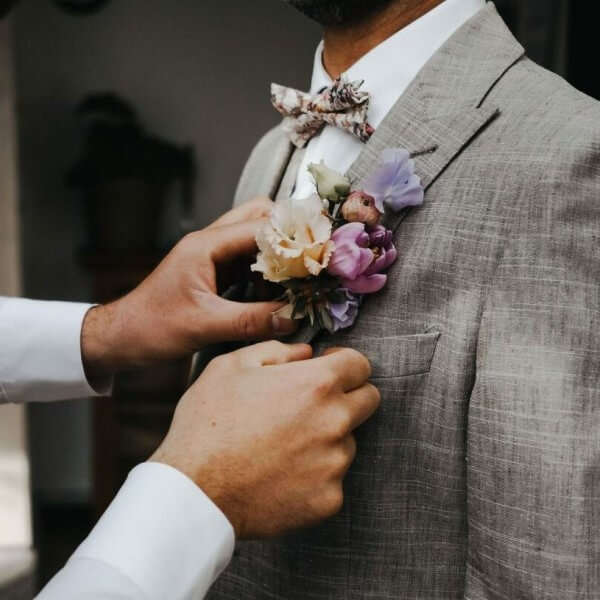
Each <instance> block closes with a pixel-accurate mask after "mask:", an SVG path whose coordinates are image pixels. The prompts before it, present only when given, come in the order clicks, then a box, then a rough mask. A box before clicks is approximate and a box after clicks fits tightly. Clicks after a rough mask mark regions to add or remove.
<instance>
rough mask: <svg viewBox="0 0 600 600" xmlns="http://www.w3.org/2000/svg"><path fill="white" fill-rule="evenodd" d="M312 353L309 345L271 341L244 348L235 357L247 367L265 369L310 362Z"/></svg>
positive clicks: (235, 353)
mask: <svg viewBox="0 0 600 600" xmlns="http://www.w3.org/2000/svg"><path fill="white" fill-rule="evenodd" d="M312 352H313V351H312V348H311V346H310V345H309V344H283V343H281V342H276V341H270V342H262V343H261V344H254V346H248V347H247V348H242V349H241V350H237V351H236V352H234V353H233V355H234V356H236V357H237V359H238V360H240V361H241V362H242V363H243V364H244V365H245V366H248V367H261V366H263V367H264V366H269V365H282V364H286V363H290V362H295V361H299V360H308V359H309V358H311V357H312Z"/></svg>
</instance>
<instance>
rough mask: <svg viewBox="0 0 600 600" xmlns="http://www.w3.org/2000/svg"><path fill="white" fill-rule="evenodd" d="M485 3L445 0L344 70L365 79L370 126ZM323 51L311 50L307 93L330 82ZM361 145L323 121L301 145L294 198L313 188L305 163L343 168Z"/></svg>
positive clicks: (305, 194)
mask: <svg viewBox="0 0 600 600" xmlns="http://www.w3.org/2000/svg"><path fill="white" fill-rule="evenodd" d="M484 7H485V0H445V2H442V4H440V5H439V6H437V7H436V8H434V9H433V10H431V11H429V12H428V13H426V14H425V15H423V16H422V17H421V18H419V19H417V20H416V21H413V22H412V23H411V24H410V25H408V26H406V27H405V28H404V29H401V30H400V31H398V32H397V33H395V34H394V35H393V36H391V37H389V38H388V39H387V40H385V41H384V42H382V43H381V44H379V46H376V47H375V48H373V49H372V50H371V51H370V52H369V53H367V54H365V56H363V57H362V58H361V59H360V60H358V61H357V62H356V63H354V64H353V65H352V66H351V67H350V68H349V69H348V70H347V71H346V72H345V73H344V74H345V75H346V76H347V77H348V79H349V80H350V81H357V80H364V83H363V86H362V88H361V90H365V91H367V92H370V93H371V99H370V103H369V116H368V121H369V123H370V124H371V125H372V126H373V127H375V129H377V127H378V125H379V124H380V123H381V121H383V118H384V117H385V116H386V115H387V114H388V112H389V111H390V110H391V108H392V107H393V106H394V104H395V103H396V101H397V100H398V99H399V98H400V96H401V95H402V94H403V93H404V91H405V90H406V88H407V87H408V85H409V84H410V82H411V81H412V80H413V79H414V78H415V77H416V75H417V74H418V72H419V71H420V70H421V69H422V68H423V67H424V66H425V63H426V62H427V61H428V60H429V59H430V58H431V57H432V56H433V55H434V54H435V53H436V52H437V50H439V49H440V48H441V46H442V45H443V44H444V42H446V40H447V39H448V38H449V37H450V36H451V35H452V34H453V33H454V32H455V31H456V30H457V29H458V28H459V27H461V26H462V25H463V24H464V23H465V22H466V21H468V20H469V19H470V18H471V17H473V16H475V14H476V13H477V12H479V11H480V10H481V9H482V8H484ZM322 54H323V42H321V44H319V46H318V48H317V51H316V54H315V62H314V67H313V75H312V83H311V86H310V92H311V94H316V93H317V92H318V91H320V90H321V89H323V88H324V87H326V86H328V85H329V84H330V83H331V78H330V77H329V75H328V74H327V71H326V70H325V68H324V67H323V60H322ZM363 147H364V144H363V143H362V142H361V141H359V140H358V139H356V138H355V137H354V136H353V135H351V134H350V133H348V132H346V131H343V130H342V129H339V128H338V127H334V126H333V125H326V126H325V127H324V128H323V129H322V130H321V132H320V133H319V135H317V136H315V137H314V138H312V139H311V140H310V142H309V143H308V144H307V145H306V153H305V154H304V158H303V161H302V164H301V165H300V170H299V171H298V177H297V179H296V187H295V190H294V197H296V198H305V197H307V196H310V195H311V194H312V193H314V191H315V187H314V183H313V180H312V177H311V176H310V175H309V173H308V172H307V170H306V167H307V166H308V165H309V164H310V163H318V162H320V161H321V160H324V161H325V164H326V165H327V166H328V167H329V168H330V169H334V170H335V171H339V172H340V173H345V172H346V171H347V170H348V169H349V168H350V166H351V165H352V163H353V162H354V161H355V160H356V159H357V158H358V155H359V154H360V153H361V151H362V149H363Z"/></svg>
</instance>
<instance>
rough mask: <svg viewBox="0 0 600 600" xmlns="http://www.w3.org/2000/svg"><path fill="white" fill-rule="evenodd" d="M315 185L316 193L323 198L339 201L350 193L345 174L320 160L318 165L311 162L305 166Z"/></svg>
mask: <svg viewBox="0 0 600 600" xmlns="http://www.w3.org/2000/svg"><path fill="white" fill-rule="evenodd" d="M307 170H308V172H309V173H310V174H311V175H312V177H313V179H314V180H315V184H316V186H317V193H318V194H319V196H320V197H321V198H323V200H329V201H330V202H340V200H341V199H342V198H345V197H346V196H347V195H348V194H349V193H350V182H349V181H348V178H347V177H346V176H345V175H342V174H341V173H338V172H337V171H334V170H332V169H330V168H328V167H326V166H325V162H324V161H321V162H320V163H319V164H318V165H317V164H316V163H311V164H310V165H308V168H307Z"/></svg>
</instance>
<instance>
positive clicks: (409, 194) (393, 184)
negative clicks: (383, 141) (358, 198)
mask: <svg viewBox="0 0 600 600" xmlns="http://www.w3.org/2000/svg"><path fill="white" fill-rule="evenodd" d="M360 187H361V188H362V189H363V190H364V191H365V192H366V193H367V194H369V195H371V196H373V198H375V205H376V206H377V208H378V209H379V210H380V211H381V212H383V209H384V204H387V205H388V206H389V207H390V208H392V209H393V210H395V211H398V210H401V209H402V208H404V207H406V206H418V205H419V204H422V203H423V198H424V190H423V184H422V183H421V179H420V177H419V176H418V175H416V174H415V163H414V161H413V160H412V159H411V157H410V153H409V152H408V150H404V149H403V148H387V149H385V150H384V151H383V152H382V153H381V165H380V166H379V167H378V168H377V169H375V170H374V171H373V172H372V173H370V174H369V175H367V176H366V177H365V178H364V179H363V180H362V182H361V185H360Z"/></svg>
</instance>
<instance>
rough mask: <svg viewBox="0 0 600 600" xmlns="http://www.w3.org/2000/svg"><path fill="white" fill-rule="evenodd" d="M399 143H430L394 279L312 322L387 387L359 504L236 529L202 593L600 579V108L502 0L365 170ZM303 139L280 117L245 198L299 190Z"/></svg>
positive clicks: (598, 590)
mask: <svg viewBox="0 0 600 600" xmlns="http://www.w3.org/2000/svg"><path fill="white" fill-rule="evenodd" d="M398 60H402V57H401V56H399V57H398ZM393 146H400V147H405V148H408V149H409V150H411V151H413V152H419V151H427V150H429V151H430V152H429V153H425V154H422V155H420V156H419V157H418V158H417V159H416V168H417V172H418V173H419V175H420V176H421V178H422V179H423V182H424V184H425V186H426V188H427V190H426V196H425V202H424V204H423V205H422V206H421V207H418V208H416V209H411V210H406V211H404V212H402V213H401V214H399V215H387V216H386V222H387V225H388V227H390V228H393V229H394V230H395V239H396V243H397V246H398V249H399V260H398V261H397V263H396V264H395V265H394V266H393V268H392V269H391V271H390V272H389V280H388V281H389V282H388V285H387V287H386V288H385V289H384V290H383V291H382V292H381V293H379V294H377V295H375V296H372V297H370V298H368V299H367V300H366V302H365V303H364V304H363V306H362V310H361V313H360V316H359V319H358V320H357V323H356V324H355V326H354V327H353V328H352V329H351V330H349V331H346V332H344V333H341V334H339V335H336V337H335V339H333V338H332V337H330V336H329V335H325V334H324V333H322V332H316V331H313V330H310V329H307V328H305V329H304V330H303V331H302V332H301V334H300V336H299V337H300V339H305V340H311V341H312V342H313V344H314V345H315V347H316V349H317V351H320V350H322V349H323V348H324V347H326V346H329V345H332V344H336V345H347V346H351V347H353V348H356V349H358V350H360V351H362V352H364V353H365V354H366V355H367V356H368V357H369V358H370V359H371V361H372V364H373V382H374V383H375V384H376V385H377V386H378V387H379V389H380V390H381V393H382V399H383V401H382V405H381V409H380V411H379V413H378V414H377V415H376V416H375V417H373V418H372V419H371V420H370V421H369V422H368V423H367V424H366V425H364V426H363V427H362V428H361V429H360V430H359V431H358V432H357V442H358V454H357V458H356V462H355V464H354V465H353V467H352V469H351V471H350V473H349V474H348V477H347V479H346V482H345V492H346V501H345V505H344V508H343V510H342V512H341V513H340V514H339V515H338V516H336V517H335V518H334V519H332V520H331V521H329V522H327V523H325V524H323V525H321V526H319V527H316V528H314V529H310V530H307V531H302V532H300V533H295V534H293V535H289V536H287V537H285V538H283V539H278V540H275V541H270V542H252V543H241V544H239V546H238V549H237V551H236V556H235V558H234V560H233V562H232V564H231V566H230V568H229V569H228V570H227V572H226V573H225V574H224V576H223V577H222V578H221V580H219V581H218V582H217V583H216V584H215V586H214V588H213V590H212V592H211V593H210V594H209V598H210V599H211V600H259V599H260V600H296V599H303V600H306V599H310V600H325V599H332V600H338V599H339V600H342V599H344V600H348V599H367V598H368V599H377V600H384V599H386V600H387V599H392V598H393V599H399V598H406V599H411V600H414V599H428V600H429V599H431V600H432V599H440V600H441V599H444V600H448V599H454V598H466V599H469V600H491V599H494V600H526V599H527V600H529V599H534V598H535V599H540V600H541V599H544V600H546V599H548V600H549V599H553V600H554V599H556V600H566V599H578V600H581V599H582V598H600V577H599V569H600V273H599V271H600V106H599V104H598V103H597V102H595V101H594V100H592V99H590V98H588V97H586V96H584V95H583V94H581V93H579V92H577V91H576V90H575V89H573V88H572V87H570V86H569V85H568V84H567V83H565V82H564V81H563V80H562V79H560V78H559V77H557V76H556V75H554V74H552V73H549V72H547V71H545V70H543V69H542V68H540V67H539V66H537V65H535V64H533V63H532V62H531V61H530V60H528V59H527V58H525V57H524V52H523V49H522V47H521V46H520V45H519V44H518V43H517V42H516V40H515V39H514V38H513V37H512V35H511V34H510V32H509V31H508V29H507V28H506V26H505V25H504V23H503V22H502V20H501V19H500V17H499V16H498V14H497V12H496V10H495V8H494V6H493V5H492V4H488V5H487V7H486V8H485V9H483V10H482V11H481V12H480V13H479V14H477V15H476V16H475V17H474V18H473V19H471V20H470V21H469V22H468V23H466V24H465V25H464V26H463V27H462V28H461V29H460V30H459V31H457V32H456V33H455V34H454V35H453V37H452V38H451V39H450V40H449V41H448V42H447V43H446V44H445V45H444V46H443V48H441V49H440V50H439V51H438V52H437V54H436V55H435V56H434V57H433V58H432V59H431V60H430V61H429V63H428V64H427V65H426V66H425V67H424V69H423V70H422V72H421V73H420V74H419V75H418V76H417V78H416V80H415V81H413V83H412V84H411V85H410V87H409V89H408V90H407V91H406V93H405V94H404V95H403V96H402V97H401V98H400V100H399V101H398V103H397V104H396V105H395V107H394V108H393V109H392V111H391V112H390V113H389V114H388V116H387V118H386V119H385V121H384V122H383V123H382V124H381V125H380V126H379V128H378V129H377V131H376V133H375V135H374V136H373V137H372V139H371V140H370V141H369V143H367V144H366V145H365V148H364V151H363V153H362V154H361V156H360V157H359V158H358V159H357V161H356V162H355V164H354V165H353V166H352V167H351V169H350V171H349V173H350V175H351V176H352V177H353V178H355V179H356V178H359V177H361V176H362V175H364V174H365V172H367V171H368V170H369V169H371V168H372V167H373V166H374V165H375V164H376V162H377V160H378V157H379V153H380V152H381V150H382V149H384V148H386V147H393ZM301 157H302V153H301V151H294V152H292V149H291V147H290V144H289V143H288V141H287V139H286V138H285V136H284V135H283V133H282V132H281V130H280V129H276V130H274V131H271V132H270V133H268V134H267V135H266V137H264V138H263V139H262V140H261V141H260V143H259V144H258V146H257V147H256V149H255V150H254V152H253V154H252V155H251V157H250V160H249V162H248V165H247V167H246V169H245V171H244V174H243V176H242V179H241V182H240V186H239V188H238V197H237V201H238V202H242V201H244V200H245V199H247V198H249V197H251V196H254V195H256V194H268V195H271V196H272V197H274V196H279V197H281V196H283V195H285V194H289V192H290V191H291V189H292V186H293V183H294V180H295V177H296V173H297V169H298V165H299V162H300V160H301ZM309 376H310V374H309V373H307V377H309ZM283 401H285V399H284V398H282V402H283Z"/></svg>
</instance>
